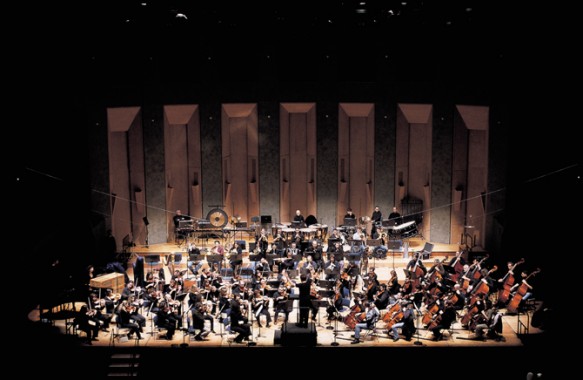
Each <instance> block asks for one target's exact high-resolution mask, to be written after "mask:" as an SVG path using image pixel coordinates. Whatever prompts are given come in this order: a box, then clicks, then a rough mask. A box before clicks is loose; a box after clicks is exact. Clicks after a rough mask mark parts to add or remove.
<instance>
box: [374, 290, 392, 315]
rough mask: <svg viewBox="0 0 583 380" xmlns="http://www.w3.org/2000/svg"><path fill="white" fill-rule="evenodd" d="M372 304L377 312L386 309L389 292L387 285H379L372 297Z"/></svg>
mask: <svg viewBox="0 0 583 380" xmlns="http://www.w3.org/2000/svg"><path fill="white" fill-rule="evenodd" d="M372 298H373V302H374V304H375V305H377V308H378V309H379V310H382V309H386V308H387V306H389V292H388V290H387V284H380V285H379V287H378V291H377V293H375V294H374V295H373V297H372Z"/></svg>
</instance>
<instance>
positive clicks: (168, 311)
mask: <svg viewBox="0 0 583 380" xmlns="http://www.w3.org/2000/svg"><path fill="white" fill-rule="evenodd" d="M178 320H179V318H178V317H177V315H176V314H175V313H174V312H173V307H172V305H170V304H169V302H168V301H167V300H164V301H162V302H161V303H160V309H159V310H158V313H157V314H156V325H157V326H158V327H163V328H165V329H166V335H165V336H164V337H163V338H164V339H166V340H172V337H173V336H174V332H175V331H176V325H177V323H178Z"/></svg>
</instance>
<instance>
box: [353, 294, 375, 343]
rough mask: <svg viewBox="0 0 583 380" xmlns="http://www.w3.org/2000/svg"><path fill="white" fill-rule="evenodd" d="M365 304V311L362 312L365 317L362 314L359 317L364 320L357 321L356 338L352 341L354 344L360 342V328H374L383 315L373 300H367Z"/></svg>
mask: <svg viewBox="0 0 583 380" xmlns="http://www.w3.org/2000/svg"><path fill="white" fill-rule="evenodd" d="M364 306H365V311H364V312H363V313H362V314H364V317H363V316H361V318H360V319H357V320H362V322H359V323H357V324H356V326H355V327H354V340H353V341H352V342H351V343H352V344H357V343H360V330H362V329H372V328H374V325H375V323H376V322H377V320H378V319H379V317H380V315H381V313H380V312H379V309H377V307H376V305H375V304H374V303H373V302H370V303H369V302H365V304H364Z"/></svg>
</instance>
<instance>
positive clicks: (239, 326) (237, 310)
mask: <svg viewBox="0 0 583 380" xmlns="http://www.w3.org/2000/svg"><path fill="white" fill-rule="evenodd" d="M231 331H234V332H236V333H238V335H237V337H236V338H235V339H234V340H233V341H234V342H235V343H243V340H249V338H250V337H251V325H250V324H249V320H248V319H247V318H246V317H244V316H243V313H242V311H241V304H240V303H239V302H237V301H234V302H232V303H231Z"/></svg>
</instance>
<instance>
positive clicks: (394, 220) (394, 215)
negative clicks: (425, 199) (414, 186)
mask: <svg viewBox="0 0 583 380" xmlns="http://www.w3.org/2000/svg"><path fill="white" fill-rule="evenodd" d="M402 223H403V219H402V218H401V214H399V212H398V211H397V207H394V206H393V211H391V213H390V214H389V224H390V225H391V226H398V225H399V224H402Z"/></svg>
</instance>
